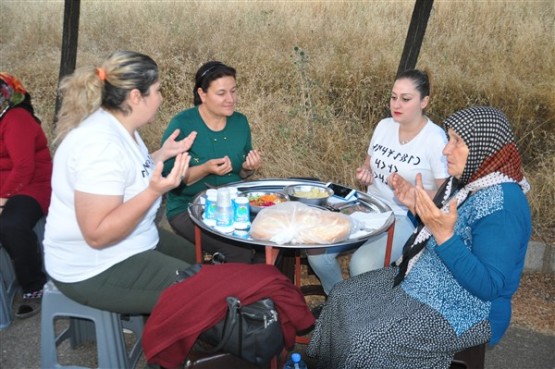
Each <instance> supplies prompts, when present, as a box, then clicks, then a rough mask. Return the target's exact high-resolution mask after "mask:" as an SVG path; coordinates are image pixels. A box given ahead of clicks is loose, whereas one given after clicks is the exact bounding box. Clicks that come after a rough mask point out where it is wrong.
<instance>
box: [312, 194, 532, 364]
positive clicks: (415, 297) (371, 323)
mask: <svg viewBox="0 0 555 369" xmlns="http://www.w3.org/2000/svg"><path fill="white" fill-rule="evenodd" d="M458 215H459V217H458V220H457V224H456V226H455V235H454V236H453V237H451V239H449V240H448V241H446V242H445V243H443V244H442V245H441V246H439V247H438V245H437V243H436V242H435V240H434V239H433V237H432V238H430V239H429V240H428V242H427V244H426V247H425V248H424V250H423V251H422V253H421V254H420V256H419V258H418V260H417V261H416V262H415V264H414V266H413V267H412V269H411V270H410V272H409V273H408V274H407V275H406V278H405V279H404V281H403V282H402V283H401V284H400V285H398V286H397V287H395V288H393V277H394V276H395V275H396V273H397V269H396V268H385V269H381V270H376V271H371V272H368V273H365V274H362V275H359V276H357V277H354V278H351V279H348V280H346V281H344V282H342V283H340V284H338V285H336V287H335V288H334V289H333V290H332V292H331V294H330V296H329V298H328V302H327V303H326V305H325V307H324V309H323V311H322V314H321V316H320V319H319V320H318V322H317V325H316V329H315V331H314V333H313V337H312V340H311V342H310V344H309V347H308V349H307V353H308V354H309V355H310V356H313V357H317V358H318V368H321V369H324V368H325V369H334V368H337V369H339V368H341V369H345V368H349V369H355V368H365V369H367V368H387V369H394V368H407V369H408V368H433V369H438V368H449V366H450V363H451V360H452V358H453V355H454V353H455V352H457V351H461V350H463V349H465V348H467V347H471V346H475V345H478V344H481V343H484V342H488V341H489V342H490V343H492V344H494V343H496V342H497V341H499V339H500V338H501V336H502V335H503V334H504V332H505V330H506V329H507V327H508V325H509V321H510V315H511V297H512V295H513V293H514V292H515V291H516V289H517V288H518V283H519V280H520V275H521V272H522V268H523V265H524V258H525V254H526V247H527V244H528V240H529V237H530V229H531V222H530V210H529V207H528V203H527V201H526V197H525V196H524V194H523V193H522V191H521V189H520V187H519V186H518V185H517V184H516V183H504V184H500V185H495V186H491V187H488V188H486V189H483V190H480V191H478V192H477V193H475V194H472V195H471V196H469V197H468V198H467V200H466V201H465V202H464V203H463V204H462V205H461V206H460V207H459V208H458Z"/></svg>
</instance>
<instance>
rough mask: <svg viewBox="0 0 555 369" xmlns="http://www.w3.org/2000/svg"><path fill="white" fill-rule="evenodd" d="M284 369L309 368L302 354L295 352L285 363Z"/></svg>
mask: <svg viewBox="0 0 555 369" xmlns="http://www.w3.org/2000/svg"><path fill="white" fill-rule="evenodd" d="M283 369H307V366H306V363H305V362H304V361H303V358H302V357H301V354H299V353H298V352H293V353H292V354H291V357H290V358H289V360H287V362H286V363H285V366H284V367H283Z"/></svg>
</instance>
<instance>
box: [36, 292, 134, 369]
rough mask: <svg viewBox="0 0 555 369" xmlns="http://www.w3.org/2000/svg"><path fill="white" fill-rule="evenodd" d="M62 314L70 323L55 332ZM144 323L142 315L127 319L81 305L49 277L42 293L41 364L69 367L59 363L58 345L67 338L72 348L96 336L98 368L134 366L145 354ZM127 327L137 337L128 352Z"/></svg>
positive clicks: (125, 368) (121, 368)
mask: <svg viewBox="0 0 555 369" xmlns="http://www.w3.org/2000/svg"><path fill="white" fill-rule="evenodd" d="M59 318H70V324H69V327H68V328H66V329H65V330H63V331H62V332H61V333H60V334H59V335H56V331H55V322H56V320H57V319H59ZM93 323H94V329H93ZM143 325H144V317H143V316H142V315H134V316H130V317H129V320H128V321H126V320H125V316H123V318H122V315H121V314H118V313H113V312H109V311H105V310H99V309H95V308H92V307H90V306H86V305H81V304H79V303H78V302H75V301H73V300H71V299H70V298H68V297H66V296H65V295H64V294H63V293H61V292H60V291H59V290H58V289H57V288H56V286H55V285H54V283H53V282H52V281H48V282H47V283H46V284H45V285H44V291H43V295H42V309H41V368H49V369H50V368H67V366H63V365H60V364H59V363H58V358H57V350H56V348H57V346H58V345H59V344H60V343H61V342H63V341H64V340H66V339H68V338H69V339H70V344H71V347H72V348H74V347H75V346H76V345H78V344H80V343H83V342H87V341H94V340H96V346H97V352H98V368H106V369H112V368H118V369H131V368H135V367H136V365H137V362H138V361H139V359H140V357H141V356H142V347H141V337H142V334H143ZM124 328H126V329H129V330H131V331H132V332H133V333H134V334H135V338H136V340H135V343H134V344H133V347H132V348H131V351H130V352H129V353H127V349H126V346H125V340H124V337H123V329H124Z"/></svg>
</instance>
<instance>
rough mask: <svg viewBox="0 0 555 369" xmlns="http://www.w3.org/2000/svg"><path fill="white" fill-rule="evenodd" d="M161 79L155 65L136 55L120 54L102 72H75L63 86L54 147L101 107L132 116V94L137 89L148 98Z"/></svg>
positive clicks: (100, 70) (113, 55)
mask: <svg viewBox="0 0 555 369" xmlns="http://www.w3.org/2000/svg"><path fill="white" fill-rule="evenodd" d="M158 79H159V75H158V65H157V64H156V62H155V61H154V60H152V58H150V57H149V56H147V55H144V54H140V53H137V52H134V51H117V52H115V53H113V54H112V55H110V57H108V59H107V60H106V61H105V62H104V63H103V64H102V66H101V67H100V68H96V67H93V66H85V67H81V68H78V69H76V70H75V72H73V73H72V74H71V75H69V76H67V77H64V78H63V79H62V81H61V82H60V87H59V91H60V94H61V96H62V105H61V107H60V111H59V112H58V116H57V118H58V119H57V123H56V138H55V139H54V143H59V142H61V140H63V138H64V137H65V136H66V135H67V134H68V133H69V132H70V131H71V130H72V129H73V128H75V127H77V126H78V125H79V124H80V123H81V122H82V121H83V120H84V119H85V118H87V117H88V116H89V115H91V114H92V113H93V112H94V111H96V110H98V109H99V108H100V107H103V108H104V109H106V110H109V111H119V112H122V113H123V114H129V113H130V112H131V108H130V107H129V105H127V103H126V99H127V96H128V95H129V92H130V91H131V90H133V89H138V90H139V91H140V93H141V94H142V95H143V96H146V95H148V93H149V88H150V86H151V85H152V84H154V83H155V82H157V81H158Z"/></svg>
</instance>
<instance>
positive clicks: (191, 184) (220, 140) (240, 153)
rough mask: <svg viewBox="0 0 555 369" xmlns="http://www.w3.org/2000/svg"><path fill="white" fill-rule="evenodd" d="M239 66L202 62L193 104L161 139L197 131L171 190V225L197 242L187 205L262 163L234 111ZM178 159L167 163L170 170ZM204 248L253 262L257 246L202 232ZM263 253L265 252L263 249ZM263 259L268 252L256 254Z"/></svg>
mask: <svg viewBox="0 0 555 369" xmlns="http://www.w3.org/2000/svg"><path fill="white" fill-rule="evenodd" d="M235 75H236V72H235V69H234V68H232V67H229V66H227V65H225V64H223V63H221V62H218V61H210V62H208V63H205V64H204V65H202V66H201V67H200V68H199V70H198V71H197V73H196V75H195V86H194V88H193V94H194V105H195V106H194V107H192V108H189V109H187V110H184V111H182V112H180V113H178V114H177V115H176V116H175V117H173V118H172V120H171V121H170V123H169V125H168V127H167V128H166V131H165V132H164V135H163V137H162V142H164V140H165V139H166V138H167V137H168V136H169V135H170V134H171V133H172V132H174V131H175V130H176V129H179V130H180V133H179V137H178V138H177V139H180V138H181V137H187V135H188V134H189V133H191V132H193V131H196V132H197V138H196V139H195V142H194V143H193V146H192V147H191V149H190V150H189V155H190V156H191V162H190V168H189V170H188V171H187V175H186V177H185V178H184V179H183V183H182V184H181V185H180V186H179V187H177V188H175V189H174V190H173V191H170V192H168V194H167V202H166V215H167V218H168V221H169V223H170V225H171V226H172V228H173V229H174V230H175V231H176V232H177V233H178V234H180V235H181V236H183V237H185V238H186V239H188V240H189V241H191V242H194V241H195V239H194V223H193V221H192V220H191V218H190V217H189V213H188V211H187V208H188V206H189V203H190V202H191V201H192V199H193V198H194V197H195V196H196V195H197V194H198V193H199V192H201V191H204V190H206V189H207V188H208V187H212V186H216V187H217V186H221V185H224V184H227V183H231V182H236V181H240V180H242V179H245V178H247V177H249V176H250V175H252V174H253V173H254V171H255V170H257V169H258V168H260V165H261V163H262V160H261V157H260V154H259V152H258V151H257V150H253V149H252V141H251V131H250V127H249V123H248V121H247V118H246V117H245V116H244V115H243V114H241V113H239V112H236V111H235V105H236V103H237V83H236V79H235ZM172 166H173V159H171V160H168V161H166V162H165V164H164V172H165V171H169V170H171V168H172ZM202 247H203V249H204V251H205V252H208V253H210V254H212V255H214V254H215V253H217V252H218V253H221V254H223V255H224V257H225V261H227V262H244V263H252V262H253V261H255V255H256V253H255V251H254V250H253V249H252V247H249V246H245V245H243V244H240V243H232V242H231V241H229V240H224V239H223V238H219V237H213V236H211V235H210V234H208V233H206V232H202ZM258 254H260V253H258ZM256 256H257V257H256V259H257V261H258V260H260V261H263V255H256Z"/></svg>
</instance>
